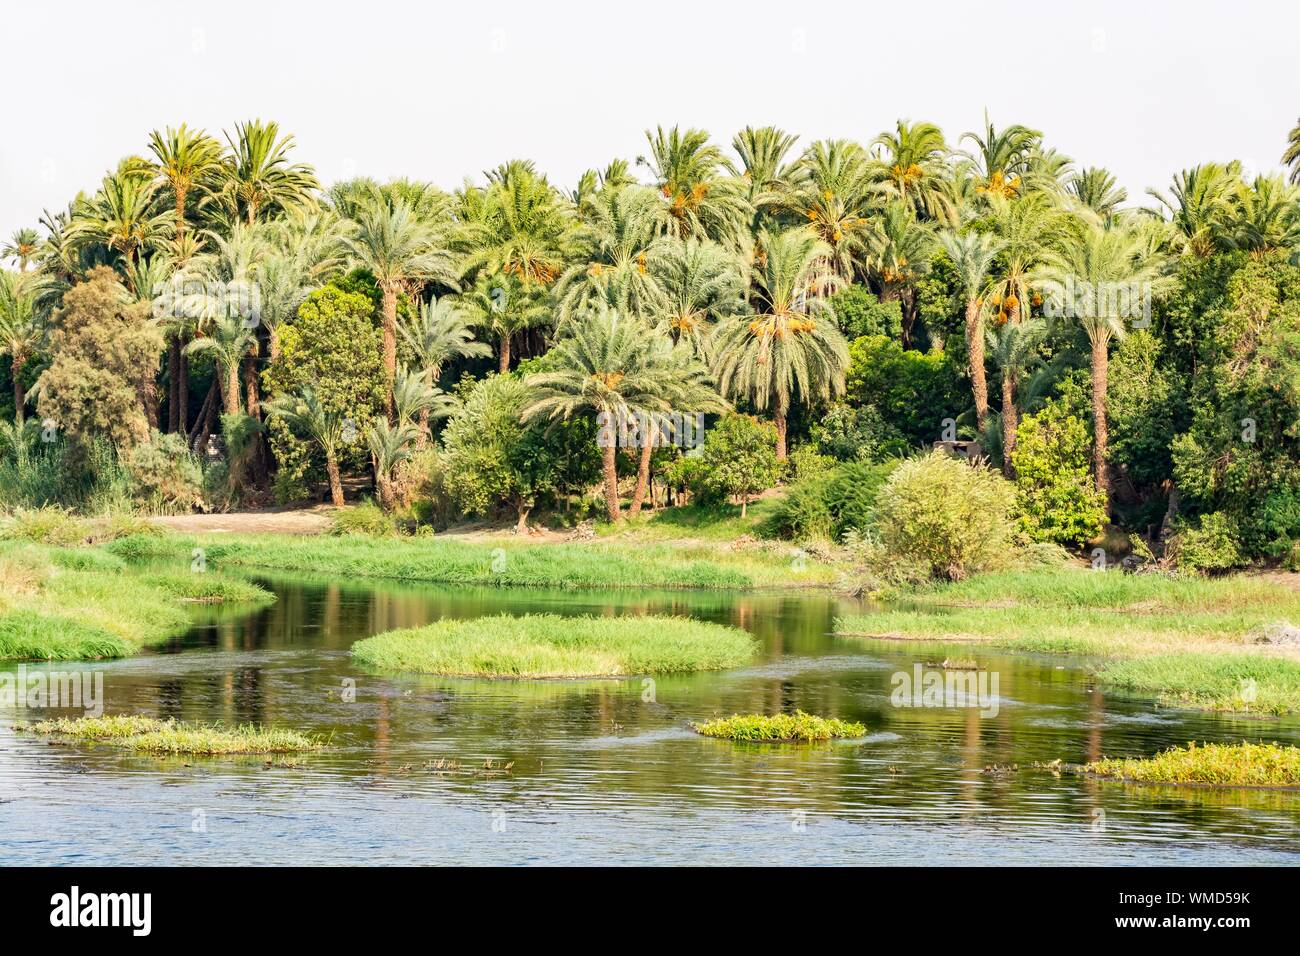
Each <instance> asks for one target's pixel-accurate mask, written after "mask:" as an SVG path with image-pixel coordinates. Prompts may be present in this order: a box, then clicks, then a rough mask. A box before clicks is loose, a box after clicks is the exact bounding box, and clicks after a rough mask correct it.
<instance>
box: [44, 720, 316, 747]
mask: <svg viewBox="0 0 1300 956" xmlns="http://www.w3.org/2000/svg"><path fill="white" fill-rule="evenodd" d="M21 729H23V730H26V731H28V732H30V733H34V734H42V735H45V736H53V737H59V738H62V739H64V740H67V741H74V742H78V743H89V742H97V743H105V744H109V745H111V746H114V747H122V748H124V749H126V750H134V751H136V752H137V753H148V754H158V755H172V754H186V755H191V756H205V757H213V756H222V755H226V754H284V753H302V752H304V751H309V750H319V749H320V748H321V747H323V746H324V742H323V741H321V740H320V739H319V738H318V737H316V736H314V735H311V734H300V733H298V732H297V731H293V730H278V729H275V728H269V727H266V728H264V727H259V726H257V725H256V724H244V725H240V726H238V727H222V726H221V725H220V724H192V723H178V722H177V721H175V720H172V719H170V718H169V719H167V720H155V719H154V718H151V717H140V716H135V715H128V714H122V715H114V716H108V717H59V718H56V719H54V720H42V721H39V722H37V723H35V724H30V725H28V726H25V727H23V728H21Z"/></svg>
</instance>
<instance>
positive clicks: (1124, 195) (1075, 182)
mask: <svg viewBox="0 0 1300 956" xmlns="http://www.w3.org/2000/svg"><path fill="white" fill-rule="evenodd" d="M1065 190H1066V192H1067V193H1069V194H1070V195H1071V196H1073V197H1074V198H1075V199H1076V200H1078V201H1079V202H1080V203H1082V204H1083V205H1084V206H1087V207H1088V208H1089V209H1091V210H1092V211H1093V212H1095V213H1096V214H1097V215H1099V216H1101V217H1102V218H1107V217H1109V216H1113V215H1115V213H1117V212H1118V211H1119V207H1120V206H1121V205H1122V204H1123V203H1124V202H1125V201H1126V200H1127V199H1128V190H1127V189H1125V188H1124V187H1123V186H1120V185H1117V184H1116V182H1115V177H1114V175H1112V174H1111V172H1110V171H1109V170H1106V169H1102V168H1101V167H1100V166H1089V167H1088V168H1087V169H1084V170H1082V171H1080V172H1077V173H1075V174H1074V175H1073V176H1071V177H1070V178H1069V179H1068V180H1067V181H1066V184H1065Z"/></svg>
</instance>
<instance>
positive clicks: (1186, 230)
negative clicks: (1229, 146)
mask: <svg viewBox="0 0 1300 956" xmlns="http://www.w3.org/2000/svg"><path fill="white" fill-rule="evenodd" d="M1240 185H1241V164H1240V163H1238V162H1237V161H1235V160H1234V161H1232V162H1230V163H1228V164H1227V165H1224V164H1221V163H1204V164H1202V165H1200V166H1194V167H1192V168H1191V169H1184V170H1183V171H1182V172H1181V173H1179V174H1178V175H1176V176H1175V177H1174V182H1173V186H1172V187H1171V188H1170V190H1169V196H1167V197H1166V196H1165V195H1164V194H1163V193H1160V192H1158V191H1156V190H1154V189H1148V190H1147V195H1149V196H1151V197H1152V198H1153V199H1155V200H1156V201H1157V202H1159V203H1160V206H1161V208H1162V211H1163V212H1166V213H1168V215H1169V219H1170V222H1171V224H1172V225H1173V227H1174V229H1175V231H1176V232H1177V233H1178V235H1179V241H1180V245H1181V246H1182V249H1183V251H1184V252H1186V253H1189V254H1191V255H1194V256H1201V257H1205V256H1208V255H1210V254H1211V253H1212V252H1214V249H1215V239H1216V237H1217V236H1219V235H1220V234H1221V232H1222V224H1223V220H1224V219H1225V218H1227V216H1228V215H1229V213H1230V211H1231V206H1232V197H1233V195H1234V193H1235V192H1236V191H1237V190H1238V189H1239V188H1240Z"/></svg>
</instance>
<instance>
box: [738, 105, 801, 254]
mask: <svg viewBox="0 0 1300 956" xmlns="http://www.w3.org/2000/svg"><path fill="white" fill-rule="evenodd" d="M798 140H799V137H798V136H795V135H794V134H792V133H787V132H785V130H782V129H777V128H776V127H775V126H760V127H758V128H755V127H753V126H746V127H745V128H744V129H742V130H741V131H740V132H739V133H737V134H736V135H735V136H734V137H732V139H731V148H732V149H734V150H735V151H736V155H737V156H738V157H740V163H739V165H736V164H734V163H728V164H727V166H728V169H729V170H730V172H731V173H732V175H733V176H737V177H739V178H740V181H741V182H742V183H743V184H744V190H745V200H746V202H748V203H749V207H750V210H751V213H750V222H749V231H750V233H751V234H752V235H757V234H758V231H759V230H760V229H762V228H763V226H764V225H765V224H766V222H767V220H768V219H770V217H771V216H772V215H773V214H776V213H778V212H779V211H780V209H781V208H782V206H783V205H784V204H785V202H786V200H787V194H788V193H789V191H790V189H791V186H792V182H793V175H794V169H795V166H794V164H793V163H791V162H788V161H787V160H786V157H787V156H788V155H789V153H790V151H791V150H792V149H794V146H795V143H797V142H798Z"/></svg>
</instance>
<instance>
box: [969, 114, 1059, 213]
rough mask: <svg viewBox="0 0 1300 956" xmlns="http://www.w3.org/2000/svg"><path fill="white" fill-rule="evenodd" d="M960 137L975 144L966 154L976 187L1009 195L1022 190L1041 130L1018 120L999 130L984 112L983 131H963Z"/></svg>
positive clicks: (983, 190)
mask: <svg viewBox="0 0 1300 956" xmlns="http://www.w3.org/2000/svg"><path fill="white" fill-rule="evenodd" d="M961 138H962V141H963V142H964V141H965V140H968V139H969V140H970V141H971V142H973V143H974V144H975V152H974V153H973V154H969V155H968V159H969V161H970V163H971V165H972V167H973V172H974V175H975V183H976V184H975V191H976V192H977V193H979V194H981V195H985V196H998V197H1001V198H1003V199H1010V198H1012V197H1013V196H1016V195H1019V194H1020V193H1021V192H1022V187H1023V186H1024V185H1025V183H1024V180H1025V177H1026V175H1027V174H1028V173H1029V172H1030V159H1031V157H1032V156H1033V154H1034V152H1035V150H1037V149H1038V147H1039V145H1040V144H1041V143H1042V140H1043V134H1042V133H1040V132H1038V130H1034V129H1030V128H1029V127H1027V126H1021V125H1020V124H1019V123H1016V124H1013V125H1011V126H1007V127H1005V128H1003V129H1001V130H999V129H997V128H996V127H995V126H994V125H993V121H992V120H990V119H989V116H988V113H985V114H984V132H983V133H976V132H970V133H963V134H962V137H961Z"/></svg>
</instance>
